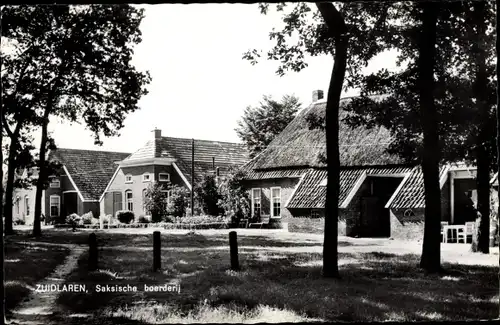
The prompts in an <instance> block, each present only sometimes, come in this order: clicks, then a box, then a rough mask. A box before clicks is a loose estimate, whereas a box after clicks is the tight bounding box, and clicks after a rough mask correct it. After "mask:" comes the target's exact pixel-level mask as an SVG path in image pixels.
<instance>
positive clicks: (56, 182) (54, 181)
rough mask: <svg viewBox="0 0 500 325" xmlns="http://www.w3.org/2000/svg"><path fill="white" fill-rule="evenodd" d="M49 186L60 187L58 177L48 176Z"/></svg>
mask: <svg viewBox="0 0 500 325" xmlns="http://www.w3.org/2000/svg"><path fill="white" fill-rule="evenodd" d="M49 186H50V187H51V188H60V187H61V181H60V180H59V178H56V177H55V176H52V177H50V185H49Z"/></svg>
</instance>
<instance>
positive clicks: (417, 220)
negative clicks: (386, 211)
mask: <svg viewBox="0 0 500 325" xmlns="http://www.w3.org/2000/svg"><path fill="white" fill-rule="evenodd" d="M405 211H406V209H391V210H390V213H391V237H392V238H394V239H403V240H422V239H423V238H424V209H412V210H411V211H412V212H413V215H407V216H405V215H404V213H405Z"/></svg>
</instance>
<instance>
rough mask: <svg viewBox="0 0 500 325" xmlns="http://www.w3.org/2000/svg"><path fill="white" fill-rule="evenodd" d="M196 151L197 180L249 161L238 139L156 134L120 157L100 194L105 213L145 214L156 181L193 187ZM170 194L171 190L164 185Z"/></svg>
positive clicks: (154, 131) (102, 209)
mask: <svg viewBox="0 0 500 325" xmlns="http://www.w3.org/2000/svg"><path fill="white" fill-rule="evenodd" d="M193 152H194V175H195V177H194V178H195V179H194V182H195V183H196V182H198V181H200V180H201V177H202V176H203V175H204V174H207V173H212V172H213V173H215V174H216V175H218V176H221V177H223V176H225V175H226V174H227V173H228V172H229V171H230V170H231V169H232V168H238V167H241V166H242V165H243V164H245V163H246V162H247V161H248V153H247V151H246V149H245V147H244V146H243V145H241V144H238V143H230V142H220V141H207V140H192V139H182V138H172V137H162V135H161V130H157V129H155V130H153V137H152V138H151V139H150V140H149V141H148V142H147V143H146V144H145V145H144V146H143V147H141V148H140V149H139V150H137V151H136V152H134V153H133V154H131V155H130V156H128V157H126V158H125V159H123V160H121V161H118V162H117V165H118V166H116V167H115V169H116V170H115V172H114V175H113V176H112V177H111V178H110V181H109V183H108V185H107V186H106V188H105V189H104V191H103V192H102V194H101V197H100V198H99V202H100V211H101V214H102V215H108V214H112V215H115V213H116V211H119V210H130V211H133V212H134V213H135V215H141V214H143V215H144V214H145V209H144V204H143V203H144V194H145V191H146V188H147V187H148V186H149V184H150V183H151V182H153V181H158V182H160V183H164V184H165V185H167V184H175V185H179V186H184V187H186V188H188V189H189V190H191V186H192V182H193V179H192V176H191V167H192V164H191V161H192V156H193ZM165 191H166V193H167V196H168V195H169V191H168V190H167V188H165Z"/></svg>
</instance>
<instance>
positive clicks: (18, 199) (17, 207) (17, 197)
mask: <svg viewBox="0 0 500 325" xmlns="http://www.w3.org/2000/svg"><path fill="white" fill-rule="evenodd" d="M19 201H21V198H20V197H19V195H18V196H16V212H17V215H19Z"/></svg>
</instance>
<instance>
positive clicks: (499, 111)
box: [496, 2, 500, 317]
mask: <svg viewBox="0 0 500 325" xmlns="http://www.w3.org/2000/svg"><path fill="white" fill-rule="evenodd" d="M496 13H497V15H496V16H497V17H496V23H497V26H496V35H498V34H499V32H500V29H499V27H498V25H499V24H500V17H499V15H498V2H497V5H496ZM496 52H497V53H496V54H497V62H496V66H497V111H496V113H497V172H498V176H497V177H498V180H497V182H498V184H499V185H500V89H499V88H500V87H499V86H500V69H498V67H500V59H499V58H500V40H499V37H497V39H496ZM497 196H498V203H499V204H498V207H497V222H498V227H499V228H500V188H499V189H498V191H497ZM499 246H500V244H499ZM498 262H499V264H500V256H499V260H498ZM498 280H499V282H500V269H499V270H498ZM499 288H500V287H499ZM499 295H500V291H499ZM499 317H500V309H499Z"/></svg>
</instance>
